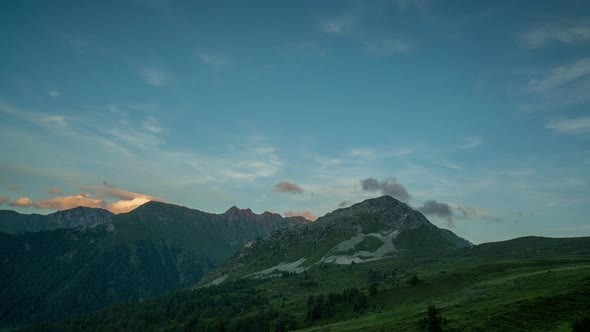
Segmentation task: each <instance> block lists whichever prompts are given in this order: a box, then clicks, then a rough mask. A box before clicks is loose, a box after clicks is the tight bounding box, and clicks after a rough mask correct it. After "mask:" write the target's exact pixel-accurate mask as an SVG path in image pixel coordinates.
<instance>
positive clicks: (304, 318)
mask: <svg viewBox="0 0 590 332" xmlns="http://www.w3.org/2000/svg"><path fill="white" fill-rule="evenodd" d="M529 241H531V239H530V238H522V239H515V240H512V241H505V242H499V243H493V244H485V245H481V246H476V247H475V248H471V249H465V250H462V251H460V252H457V253H455V254H453V255H450V256H445V257H439V258H436V257H432V256H421V257H419V256H413V257H390V258H386V259H383V260H377V261H372V262H368V263H364V264H352V265H349V266H344V265H335V264H321V265H317V266H314V267H313V268H311V269H309V270H307V271H306V272H304V273H300V274H292V273H283V274H282V275H281V276H280V277H274V278H268V279H256V280H252V279H238V280H235V281H228V282H226V283H223V284H221V285H220V286H211V287H207V288H201V289H196V290H191V291H182V292H179V293H175V294H173V295H169V296H165V297H162V298H159V299H155V300H152V301H148V302H146V303H142V304H139V303H138V304H127V305H120V306H117V307H114V308H112V309H109V310H107V311H103V312H100V313H96V314H92V315H89V316H84V317H80V318H76V319H72V320H69V321H66V322H62V323H57V324H54V325H50V326H49V327H51V328H54V329H59V330H66V331H68V330H69V331H74V330H80V329H86V328H87V329H92V330H110V331H118V330H121V331H122V330H128V329H129V328H130V327H131V326H147V325H153V327H150V328H151V329H153V330H155V331H172V330H176V331H179V330H186V331H220V330H221V329H223V330H225V331H239V327H241V328H242V329H243V328H244V327H250V328H251V329H254V328H255V329H257V330H260V331H267V330H268V331H284V330H295V329H300V330H304V331H321V330H328V329H329V330H330V331H358V330H365V331H420V330H421V325H420V320H422V319H423V318H424V317H426V316H425V315H426V308H427V306H428V305H431V304H434V305H436V307H438V308H439V309H440V311H441V314H442V316H443V317H444V318H445V320H446V324H445V325H444V326H443V328H444V330H445V331H570V330H571V324H572V322H573V321H574V320H575V319H576V318H577V317H579V316H583V315H588V314H590V312H589V309H588V308H590V238H579V239H546V238H535V239H534V246H531V247H529V248H530V249H531V250H530V251H529V252H530V253H531V254H530V255H529V256H527V257H521V255H520V254H519V253H518V252H517V251H516V250H513V249H516V248H521V247H522V246H523V245H524V244H525V243H527V245H532V244H531V243H530V242H529ZM556 242H559V243H560V244H561V248H562V249H561V250H559V249H557V248H556V247H555V246H554V245H555V243H556ZM492 247H493V248H492ZM550 249H551V250H550ZM501 251H503V252H506V253H509V252H512V254H505V255H503V256H502V257H499V256H498V252H501ZM535 252H537V253H538V254H532V253H535ZM244 294H247V295H248V296H247V297H244V296H243V295H244ZM207 303H208V305H207ZM213 304H214V305H213ZM251 329H250V330H251ZM246 330H248V329H246Z"/></svg>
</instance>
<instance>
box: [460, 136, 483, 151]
mask: <svg viewBox="0 0 590 332" xmlns="http://www.w3.org/2000/svg"><path fill="white" fill-rule="evenodd" d="M480 144H481V137H479V136H472V137H465V138H464V139H463V145H461V146H460V148H461V149H473V148H475V147H478V146H479V145H480Z"/></svg>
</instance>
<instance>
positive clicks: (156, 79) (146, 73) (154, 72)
mask: <svg viewBox="0 0 590 332" xmlns="http://www.w3.org/2000/svg"><path fill="white" fill-rule="evenodd" d="M139 75H140V76H141V77H142V78H143V80H144V82H145V83H146V84H148V85H151V86H155V87H163V86H166V85H168V84H169V83H170V80H171V78H170V75H168V73H166V72H165V71H164V70H162V69H159V68H142V69H140V70H139Z"/></svg>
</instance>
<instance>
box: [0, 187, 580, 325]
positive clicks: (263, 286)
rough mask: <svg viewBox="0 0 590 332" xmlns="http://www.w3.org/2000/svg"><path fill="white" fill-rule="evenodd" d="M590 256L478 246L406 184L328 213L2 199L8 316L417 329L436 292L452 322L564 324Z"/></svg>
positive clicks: (548, 245) (3, 319)
mask: <svg viewBox="0 0 590 332" xmlns="http://www.w3.org/2000/svg"><path fill="white" fill-rule="evenodd" d="M589 257H590V238H575V239H548V238H541V237H525V238H519V239H514V240H510V241H504V242H494V243H485V244H480V245H474V244H472V243H471V242H469V241H468V240H466V239H463V238H461V237H459V236H457V235H456V234H454V233H453V232H451V231H450V230H446V229H441V228H439V227H437V226H435V225H433V224H432V223H431V222H430V221H428V219H426V217H425V216H424V215H423V214H422V213H420V212H419V211H416V210H414V209H412V208H411V207H410V206H408V205H407V204H405V203H403V202H400V201H398V200H397V199H395V198H392V197H390V196H383V197H378V198H374V199H368V200H365V201H363V202H360V203H357V204H354V205H352V206H350V207H347V208H342V209H337V210H335V211H333V212H331V213H328V214H326V215H325V216H323V217H320V218H318V219H317V220H316V221H314V222H310V221H308V220H306V219H304V218H302V217H287V218H284V217H282V216H280V215H278V214H275V213H270V212H264V213H262V214H255V213H253V212H252V211H251V210H249V209H239V208H237V207H235V206H234V207H231V208H230V209H228V210H227V211H226V212H225V213H222V214H212V213H206V212H202V211H199V210H194V209H189V208H186V207H182V206H177V205H172V204H167V203H162V202H149V203H146V204H144V205H142V206H140V207H138V208H137V209H135V210H133V211H131V212H128V213H124V214H118V215H113V214H111V213H110V212H108V211H105V210H101V209H89V208H76V209H72V210H66V211H58V212H56V213H53V214H50V215H47V216H42V215H22V214H18V213H16V212H14V211H0V276H1V277H0V328H13V327H17V328H19V327H20V328H23V329H24V330H31V331H38V330H60V331H61V330H63V331H79V330H108V331H117V330H121V331H126V330H147V329H148V328H151V329H155V330H165V331H168V330H169V331H178V330H185V331H195V330H196V331H250V330H257V331H287V330H293V329H299V328H305V329H308V330H317V329H320V327H319V326H324V327H326V326H330V328H333V329H334V330H359V329H361V330H383V329H385V330H394V331H395V330H399V331H402V330H403V331H413V330H423V329H424V324H425V323H424V320H423V319H421V318H420V317H422V315H423V314H424V310H425V307H426V306H427V305H432V304H433V303H436V304H437V305H439V306H441V307H442V308H445V309H444V310H445V311H444V312H446V313H447V315H448V318H449V319H448V324H449V326H450V327H451V330H459V331H461V330H467V331H471V330H473V331H478V330H485V331H496V330H497V331H504V330H530V327H531V326H534V327H536V328H534V330H538V331H545V330H555V329H558V330H559V326H562V327H566V326H569V324H570V323H569V322H570V321H571V320H572V319H573V318H575V317H576V315H578V314H584V309H583V308H587V307H588V305H590V300H589V299H590V258H589ZM113 305H114V306H113ZM105 308H106V309H105ZM522 312H532V313H545V314H540V315H536V314H531V315H528V316H526V320H524V321H525V322H528V323H527V324H532V325H530V326H529V325H523V319H522V317H523V316H522ZM550 312H559V313H560V316H559V317H560V318H559V319H548V317H550V315H549V313H550ZM81 314H82V315H83V316H79V315H81ZM84 314H85V315H84ZM487 316H490V317H492V318H490V319H483V318H482V317H487ZM64 319H65V320H64ZM349 319H350V322H347V323H343V321H348V320H349ZM442 321H443V320H442V319H441V322H442ZM444 321H445V322H447V319H446V318H445V320H444ZM39 322H44V324H43V325H34V326H32V327H31V328H30V329H29V328H27V325H28V324H31V323H39ZM420 324H422V325H420ZM535 324H536V325H535ZM560 324H561V325H560ZM316 327H317V329H316ZM514 327H516V328H514ZM326 328H328V327H326Z"/></svg>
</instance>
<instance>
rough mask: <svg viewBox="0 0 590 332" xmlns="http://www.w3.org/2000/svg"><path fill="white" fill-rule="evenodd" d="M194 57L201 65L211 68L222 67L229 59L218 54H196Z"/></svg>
mask: <svg viewBox="0 0 590 332" xmlns="http://www.w3.org/2000/svg"><path fill="white" fill-rule="evenodd" d="M195 56H196V57H197V59H199V61H201V62H202V63H204V64H206V65H209V66H212V67H223V66H225V65H227V64H229V63H230V59H229V58H228V57H226V56H223V55H219V54H211V53H205V52H198V53H196V54H195Z"/></svg>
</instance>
